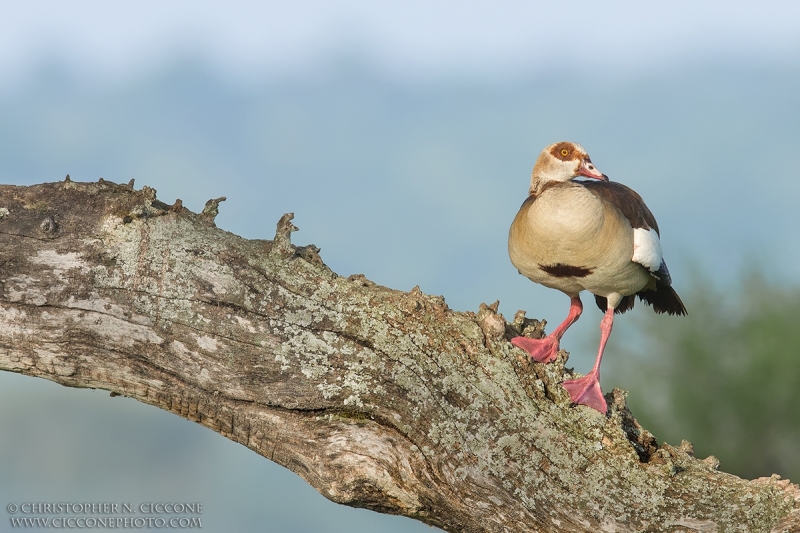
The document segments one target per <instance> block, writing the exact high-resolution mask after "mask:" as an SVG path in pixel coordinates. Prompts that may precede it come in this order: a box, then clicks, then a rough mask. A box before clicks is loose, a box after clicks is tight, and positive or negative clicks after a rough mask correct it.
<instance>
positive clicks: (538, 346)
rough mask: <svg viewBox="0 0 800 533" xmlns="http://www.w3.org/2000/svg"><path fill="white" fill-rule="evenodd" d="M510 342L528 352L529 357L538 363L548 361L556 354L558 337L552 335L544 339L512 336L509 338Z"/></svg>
mask: <svg viewBox="0 0 800 533" xmlns="http://www.w3.org/2000/svg"><path fill="white" fill-rule="evenodd" d="M511 344H513V345H514V346H516V347H517V348H522V349H523V350H525V351H526V352H528V355H530V356H531V359H533V360H534V361H537V362H539V363H549V362H550V361H552V360H554V359H555V358H556V355H558V339H557V338H556V337H553V336H548V337H545V338H544V339H529V338H528V337H514V338H513V339H511Z"/></svg>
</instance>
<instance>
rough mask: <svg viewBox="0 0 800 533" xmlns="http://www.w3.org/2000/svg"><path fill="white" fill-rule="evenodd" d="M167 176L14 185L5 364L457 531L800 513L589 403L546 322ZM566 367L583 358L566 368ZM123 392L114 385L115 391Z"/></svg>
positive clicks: (756, 521) (618, 404)
mask: <svg viewBox="0 0 800 533" xmlns="http://www.w3.org/2000/svg"><path fill="white" fill-rule="evenodd" d="M222 200H224V198H219V199H216V200H211V201H209V204H208V205H207V206H206V209H204V210H203V213H201V214H194V213H192V212H190V211H188V210H187V209H186V208H184V207H183V206H182V203H181V202H180V200H179V201H177V202H175V204H174V205H172V206H169V205H166V204H164V203H162V202H160V201H158V200H157V198H156V193H155V191H154V190H153V189H150V188H148V187H144V188H143V189H142V190H139V191H136V190H134V189H133V185H132V184H128V185H116V184H113V183H110V182H108V181H101V182H99V183H76V182H72V181H69V180H66V181H64V182H60V183H47V184H41V185H35V186H31V187H15V186H0V369H3V370H8V371H12V372H19V373H23V374H26V375H30V376H38V377H43V378H46V379H49V380H52V381H55V382H58V383H61V384H63V385H66V386H70V387H92V388H100V389H106V390H109V391H111V392H112V393H113V394H119V395H125V396H129V397H132V398H136V399H137V400H139V401H141V402H145V403H148V404H151V405H155V406H157V407H159V408H161V409H165V410H167V411H171V412H173V413H176V414H178V415H180V416H182V417H184V418H187V419H189V420H194V421H196V422H198V423H200V424H203V425H204V426H206V427H209V428H211V429H213V430H214V431H216V432H218V433H220V434H221V435H224V436H225V437H227V438H229V439H232V440H234V441H236V442H239V443H241V444H243V445H245V446H247V447H248V448H250V449H252V450H253V451H255V452H256V453H258V454H260V455H263V456H264V457H266V458H268V459H271V460H273V461H276V462H277V463H280V464H281V465H284V466H286V467H287V468H290V469H291V470H293V471H294V472H296V473H298V474H299V475H300V476H302V477H303V478H304V479H306V480H307V481H308V482H309V483H310V484H311V485H313V486H314V487H315V488H316V489H317V490H319V491H320V492H321V493H322V494H324V495H325V496H326V497H328V498H330V499H331V500H333V501H336V502H340V503H343V504H346V505H351V506H356V507H367V508H370V509H374V510H376V511H379V512H385V513H394V514H400V515H405V516H409V517H413V518H416V519H418V520H422V521H423V522H426V523H428V524H431V525H435V526H438V527H440V528H442V529H445V530H447V531H452V532H501V531H503V532H511V531H514V532H533V531H540V532H550V531H578V532H583V531H585V532H597V531H608V532H612V531H614V532H627V531H675V532H677V531H704V532H705V531H708V532H711V531H720V532H724V531H795V530H798V529H799V528H800V526H798V524H800V519H799V518H798V517H799V516H800V511H798V509H800V490H798V487H797V486H796V485H792V484H790V483H789V482H788V481H786V480H781V479H780V478H779V477H778V476H773V477H772V478H762V479H758V480H754V481H747V480H743V479H739V478H737V477H735V476H732V475H729V474H726V473H723V472H719V471H718V470H717V461H716V460H715V459H714V458H713V457H710V458H706V459H703V460H700V459H696V458H694V457H693V453H692V449H691V445H690V444H689V443H683V444H682V445H681V446H678V447H673V446H670V445H668V444H664V443H661V444H659V443H657V442H656V440H655V438H654V437H653V436H652V435H651V434H650V433H649V432H647V431H646V430H644V429H643V428H641V427H640V426H639V424H638V423H637V422H636V420H635V419H634V418H633V416H632V415H631V413H630V411H629V410H628V409H627V408H626V406H625V393H624V391H621V390H614V391H613V392H612V393H610V394H609V395H607V399H608V400H609V406H610V408H609V414H608V416H602V415H600V414H599V413H597V412H596V411H593V410H591V409H589V408H586V407H583V406H580V407H573V406H570V403H569V397H568V395H567V394H566V391H565V390H564V389H563V388H562V387H561V385H559V383H560V381H561V380H562V379H563V378H564V374H565V372H567V371H566V370H565V369H564V362H565V360H566V354H565V353H564V352H562V353H561V354H560V356H559V359H558V360H557V361H556V362H555V363H552V364H550V365H540V364H530V363H528V362H527V360H526V359H525V357H523V353H522V352H521V351H520V350H518V349H516V348H514V347H513V346H512V345H511V344H510V343H509V342H508V338H509V336H510V335H512V334H518V333H519V331H520V330H522V329H527V330H528V333H529V334H533V335H539V334H541V329H542V324H540V323H539V322H537V321H534V320H528V319H525V318H524V316H523V315H518V316H517V317H516V318H515V320H514V322H513V323H507V322H506V321H505V320H504V318H503V317H502V316H501V315H500V314H498V313H497V307H496V306H486V305H482V306H481V308H480V310H479V311H478V312H477V313H461V312H454V311H452V310H450V309H449V308H448V307H447V305H446V304H445V302H444V299H443V298H441V297H437V296H429V295H426V294H423V293H422V292H420V291H419V290H418V289H415V290H412V291H411V292H401V291H395V290H391V289H388V288H385V287H381V286H378V285H375V284H374V283H372V282H370V281H369V280H367V279H366V278H364V277H363V276H351V277H350V278H343V277H340V276H337V275H336V274H335V273H334V272H332V271H331V270H330V269H328V268H327V267H326V266H325V265H324V263H323V262H322V260H321V259H320V256H319V254H318V251H319V250H318V249H316V248H315V247H314V246H307V247H296V246H294V245H292V244H291V240H290V233H291V232H292V231H293V230H295V229H296V228H295V227H294V226H293V225H292V222H291V220H292V217H291V215H285V216H284V217H283V218H281V220H280V222H279V224H278V230H277V234H276V236H275V238H274V239H273V240H272V241H267V240H246V239H242V238H240V237H238V236H236V235H233V234H231V233H228V232H225V231H223V230H220V229H218V228H216V227H215V225H214V217H215V216H216V213H217V209H218V205H219V202H220V201H222ZM567 373H568V372H567ZM109 401H113V400H109Z"/></svg>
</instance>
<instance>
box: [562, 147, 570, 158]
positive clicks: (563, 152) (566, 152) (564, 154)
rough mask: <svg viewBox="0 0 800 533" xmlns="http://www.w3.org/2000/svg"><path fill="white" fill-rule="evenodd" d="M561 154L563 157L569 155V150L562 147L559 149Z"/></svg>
mask: <svg viewBox="0 0 800 533" xmlns="http://www.w3.org/2000/svg"><path fill="white" fill-rule="evenodd" d="M561 155H563V156H564V157H566V156H568V155H569V150H567V149H566V148H562V149H561Z"/></svg>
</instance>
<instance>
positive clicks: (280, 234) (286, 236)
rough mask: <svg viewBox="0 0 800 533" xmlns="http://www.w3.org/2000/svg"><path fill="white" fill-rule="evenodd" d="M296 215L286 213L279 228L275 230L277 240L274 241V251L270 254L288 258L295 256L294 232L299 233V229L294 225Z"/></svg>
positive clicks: (279, 223) (279, 222)
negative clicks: (293, 220)
mask: <svg viewBox="0 0 800 533" xmlns="http://www.w3.org/2000/svg"><path fill="white" fill-rule="evenodd" d="M293 218H294V213H284V215H283V216H282V217H281V219H280V220H279V221H278V226H277V228H276V229H275V238H274V239H273V240H272V249H271V250H270V254H278V255H280V256H283V257H288V256H290V255H293V254H294V247H293V246H292V232H293V231H297V230H298V228H297V226H295V225H294V224H292V219H293Z"/></svg>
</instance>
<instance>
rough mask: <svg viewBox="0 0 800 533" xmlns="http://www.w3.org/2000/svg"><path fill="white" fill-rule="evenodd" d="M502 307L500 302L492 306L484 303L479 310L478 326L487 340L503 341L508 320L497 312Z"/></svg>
mask: <svg viewBox="0 0 800 533" xmlns="http://www.w3.org/2000/svg"><path fill="white" fill-rule="evenodd" d="M499 307H500V300H497V301H495V302H494V303H493V304H492V305H486V304H485V303H482V304H481V305H480V307H479V309H478V324H479V325H480V327H481V330H482V331H483V334H484V335H486V337H487V338H489V339H492V340H498V339H501V338H502V337H503V336H504V335H505V332H506V319H505V318H503V315H501V314H499V313H498V312H497V309H498V308H499Z"/></svg>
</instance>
